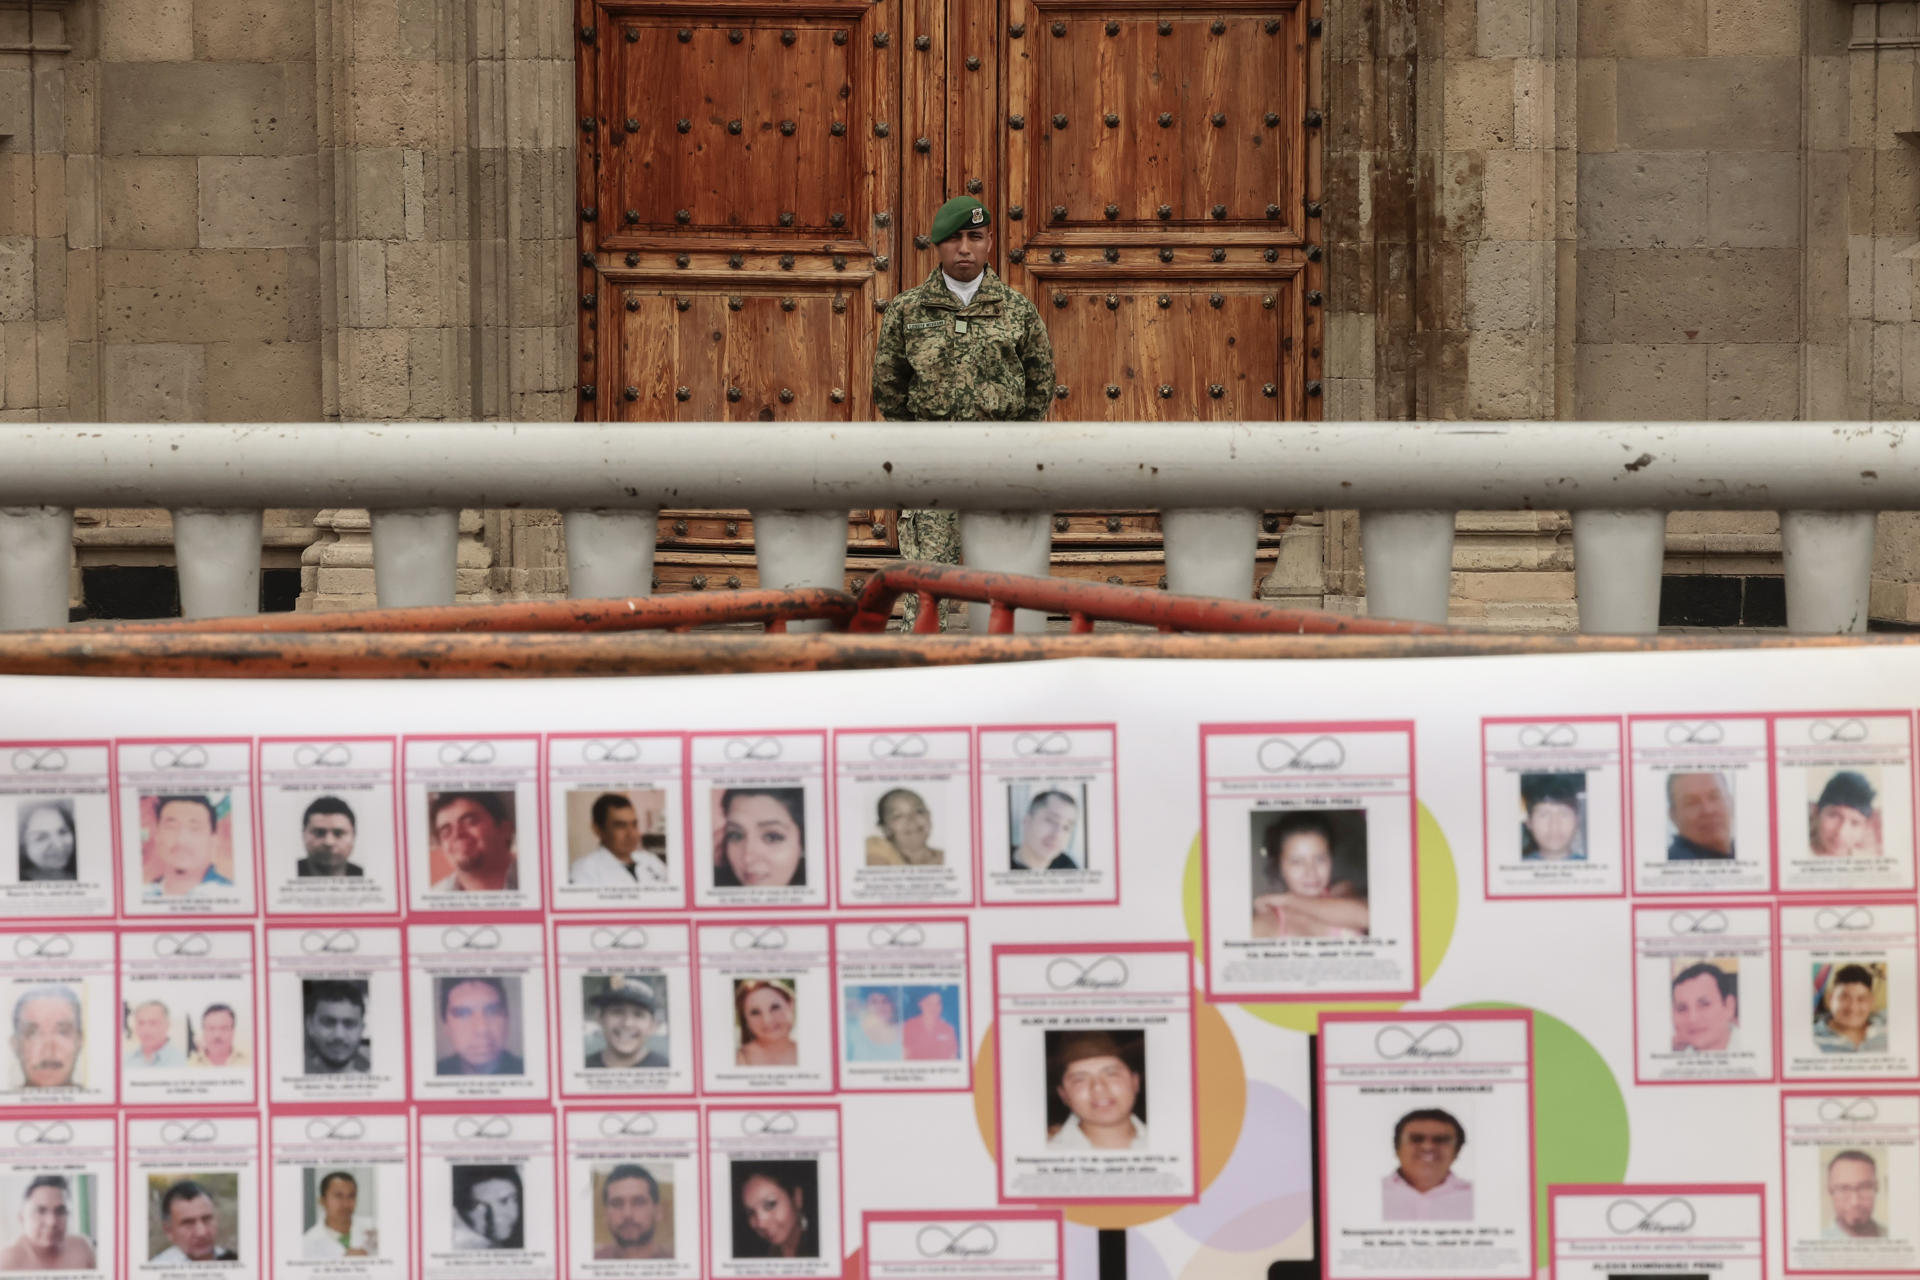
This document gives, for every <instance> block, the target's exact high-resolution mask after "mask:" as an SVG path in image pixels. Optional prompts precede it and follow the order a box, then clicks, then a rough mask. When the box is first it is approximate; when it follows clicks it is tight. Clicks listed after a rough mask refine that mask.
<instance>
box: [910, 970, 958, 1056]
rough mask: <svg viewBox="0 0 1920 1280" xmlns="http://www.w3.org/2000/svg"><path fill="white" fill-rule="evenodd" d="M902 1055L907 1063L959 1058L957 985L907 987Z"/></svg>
mask: <svg viewBox="0 0 1920 1280" xmlns="http://www.w3.org/2000/svg"><path fill="white" fill-rule="evenodd" d="M904 995H905V997H906V1009H905V1013H906V1021H905V1022H904V1023H903V1024H901V1028H900V1049H901V1056H902V1057H904V1058H905V1059H906V1060H907V1061H908V1062H955V1061H958V1060H959V1057H960V988H959V986H958V985H957V984H955V983H944V984H942V985H940V986H937V987H908V988H906V990H905V992H904Z"/></svg>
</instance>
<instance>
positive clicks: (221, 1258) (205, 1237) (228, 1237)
mask: <svg viewBox="0 0 1920 1280" xmlns="http://www.w3.org/2000/svg"><path fill="white" fill-rule="evenodd" d="M147 1258H148V1261H150V1262H155V1263H159V1264H161V1265H163V1266H164V1265H168V1264H173V1265H178V1264H181V1263H190V1262H238V1261H240V1175H239V1174H236V1173H196V1174H192V1175H189V1176H187V1177H181V1176H179V1175H177V1174H171V1173H168V1174H157V1173H156V1174H149V1175H148V1176H147Z"/></svg>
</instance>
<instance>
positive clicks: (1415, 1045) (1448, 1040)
mask: <svg viewBox="0 0 1920 1280" xmlns="http://www.w3.org/2000/svg"><path fill="white" fill-rule="evenodd" d="M1320 1055H1321V1056H1320V1185H1321V1188H1322V1195H1323V1196H1324V1203H1325V1206H1326V1207H1325V1211H1324V1214H1323V1216H1322V1218H1321V1227H1320V1258H1321V1265H1322V1267H1323V1268H1324V1272H1323V1274H1325V1275H1326V1276H1327V1277H1328V1280H1373V1278H1374V1277H1379V1276H1395V1277H1406V1276H1410V1275H1419V1276H1423V1277H1431V1278H1433V1280H1441V1278H1443V1277H1449V1276H1458V1277H1472V1278H1473V1280H1533V1275H1534V1230H1535V1224H1534V1176H1533V1019H1532V1015H1531V1014H1529V1013H1526V1012H1519V1013H1496V1012H1452V1013H1402V1014H1368V1013H1322V1014H1321V1015H1320Z"/></svg>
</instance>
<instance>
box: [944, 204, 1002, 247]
mask: <svg viewBox="0 0 1920 1280" xmlns="http://www.w3.org/2000/svg"><path fill="white" fill-rule="evenodd" d="M992 225H993V215H992V214H990V213H988V212H987V206H985V205H983V204H981V203H980V202H979V201H978V200H975V199H974V198H973V197H972V196H955V197H954V198H953V199H951V200H949V201H947V202H946V203H945V204H943V205H941V206H940V211H939V212H938V213H936V214H934V215H933V232H932V235H931V236H930V237H929V238H930V239H931V240H932V241H933V242H934V243H935V244H939V243H940V242H941V241H942V240H945V239H946V238H947V237H948V236H951V235H952V234H953V233H954V232H956V231H958V230H960V229H961V228H962V227H987V226H992Z"/></svg>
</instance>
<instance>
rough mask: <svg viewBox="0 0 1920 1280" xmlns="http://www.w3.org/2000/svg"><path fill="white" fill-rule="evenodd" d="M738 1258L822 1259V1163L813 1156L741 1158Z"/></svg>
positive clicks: (735, 1168) (736, 1169) (734, 1172)
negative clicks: (818, 1213) (818, 1206)
mask: <svg viewBox="0 0 1920 1280" xmlns="http://www.w3.org/2000/svg"><path fill="white" fill-rule="evenodd" d="M728 1172H729V1173H730V1175H731V1176H732V1179H733V1256H734V1257H735V1258H817V1257H819V1256H820V1226H819V1224H818V1222H817V1221H816V1220H815V1216H814V1205H815V1204H817V1203H818V1202H819V1190H820V1166H819V1164H818V1162H816V1161H813V1160H735V1161H734V1162H733V1164H732V1166H731V1167H730V1169H729V1171H728Z"/></svg>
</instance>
